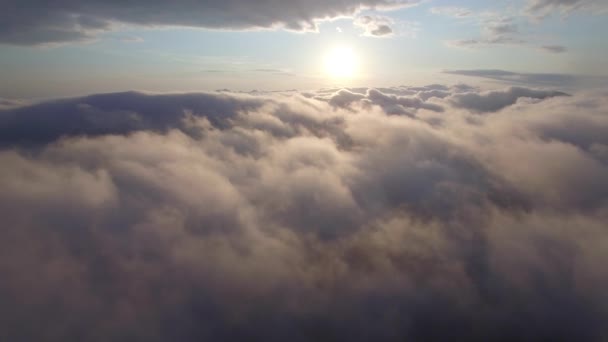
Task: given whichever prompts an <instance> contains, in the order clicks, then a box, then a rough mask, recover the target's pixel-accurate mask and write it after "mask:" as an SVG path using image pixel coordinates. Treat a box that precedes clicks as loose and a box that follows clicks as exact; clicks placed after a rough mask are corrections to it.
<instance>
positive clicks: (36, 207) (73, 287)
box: [0, 84, 608, 341]
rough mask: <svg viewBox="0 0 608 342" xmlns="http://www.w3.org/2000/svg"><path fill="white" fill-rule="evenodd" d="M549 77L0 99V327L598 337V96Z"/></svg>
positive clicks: (155, 337) (601, 128) (180, 335)
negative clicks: (559, 85) (558, 85)
mask: <svg viewBox="0 0 608 342" xmlns="http://www.w3.org/2000/svg"><path fill="white" fill-rule="evenodd" d="M424 94H426V95H424ZM559 95H563V94H562V93H560V92H557V91H549V90H537V89H530V88H523V87H520V88H507V89H499V90H494V91H490V92H484V91H480V90H476V89H475V88H473V87H469V86H465V85H458V86H444V85H438V84H435V85H429V86H425V87H407V86H403V87H394V88H375V89H372V88H362V89H356V88H353V89H342V90H340V89H326V90H320V91H316V92H312V93H309V94H306V96H303V95H301V94H298V93H290V94H281V93H277V94H263V95H258V96H252V95H243V94H232V93H221V94H220V93H196V94H142V93H135V92H128V93H114V94H102V95H93V96H88V97H81V98H72V99H62V100H55V101H47V102H43V103H37V104H26V105H21V106H19V107H17V108H14V107H11V108H4V109H0V139H1V141H0V146H1V148H0V163H1V164H2V165H3V167H2V168H0V215H1V216H2V218H3V224H2V226H1V228H0V255H1V256H2V258H0V279H2V281H1V282H0V302H2V303H3V305H2V306H1V307H0V320H1V321H2V322H3V327H4V328H3V329H2V331H1V332H0V336H1V337H2V339H6V340H10V341H21V340H36V341H44V340H81V341H99V340H146V341H167V340H179V341H200V340H224V341H242V340H252V341H268V340H296V341H325V340H354V341H369V340H385V341H403V340H414V341H418V340H425V341H426V340H448V339H456V340H467V341H474V340H479V341H488V340H586V341H600V340H602V339H603V338H604V337H605V334H606V330H605V327H606V324H607V322H608V315H607V314H606V312H608V302H607V301H606V300H605V288H606V286H608V272H606V270H605V267H604V265H603V260H606V258H607V257H608V248H606V245H607V244H608V234H607V233H606V229H605V222H606V221H607V220H608V158H606V157H607V156H608V154H607V153H606V151H608V138H607V137H608V115H607V114H608V112H607V110H608V101H607V99H608V97H607V96H606V93H605V92H597V93H577V94H574V95H573V96H559ZM396 106H399V107H401V110H403V111H407V112H408V114H409V115H391V114H395V113H394V108H395V107H396ZM439 108H441V110H439ZM498 109H500V111H498V112H495V111H496V110H498ZM481 111H484V112H494V113H493V114H492V115H479V113H480V112H481ZM530 322H534V324H531V323H530ZM522 327H524V328H522Z"/></svg>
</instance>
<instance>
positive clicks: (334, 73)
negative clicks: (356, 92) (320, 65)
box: [325, 46, 358, 78]
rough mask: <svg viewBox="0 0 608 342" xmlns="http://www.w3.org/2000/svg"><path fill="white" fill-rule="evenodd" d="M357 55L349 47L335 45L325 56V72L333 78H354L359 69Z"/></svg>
mask: <svg viewBox="0 0 608 342" xmlns="http://www.w3.org/2000/svg"><path fill="white" fill-rule="evenodd" d="M357 63H358V60H357V56H356V54H355V52H354V51H353V50H352V49H351V48H349V47H344V46H340V47H335V48H333V49H332V50H330V51H329V52H328V54H327V55H326V56H325V72H326V73H327V75H329V76H330V77H332V78H352V77H354V76H355V73H356V71H357Z"/></svg>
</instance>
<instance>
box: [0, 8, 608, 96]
mask: <svg viewBox="0 0 608 342" xmlns="http://www.w3.org/2000/svg"><path fill="white" fill-rule="evenodd" d="M531 2H534V1H523V0H522V1H493V2H488V1H460V2H458V3H457V4H455V2H453V1H440V0H429V1H423V2H421V3H419V4H417V5H416V6H412V7H406V8H400V9H396V10H381V11H380V10H369V9H363V10H361V11H359V12H358V13H355V14H351V15H349V16H345V17H341V18H334V19H331V20H319V21H318V32H307V33H302V32H293V31H289V30H285V29H282V28H274V29H255V28H247V29H239V30H227V29H220V30H218V29H213V28H212V29H208V28H204V27H197V28H192V27H180V26H177V25H154V27H150V25H145V26H143V25H134V24H132V23H120V22H119V23H113V26H112V27H111V28H110V29H105V30H102V31H101V32H97V33H95V35H94V36H92V37H90V39H87V40H85V41H65V42H60V43H59V44H58V43H54V42H51V43H45V42H44V41H43V42H41V43H37V44H12V43H5V44H2V45H0V51H1V53H0V68H1V69H2V70H3V74H4V80H5V81H4V82H2V84H1V85H0V95H1V96H3V97H52V96H67V95H75V94H83V93H91V92H99V91H116V90H126V89H139V90H150V91H192V90H214V89H222V88H229V89H232V90H243V91H247V90H252V89H265V90H280V89H291V88H298V89H309V88H318V87H324V86H332V85H348V86H355V85H359V84H366V85H378V86H380V85H396V84H419V83H429V82H431V83H432V80H433V79H432V78H433V77H445V76H442V75H439V76H433V75H436V74H437V73H440V72H441V71H442V70H446V69H501V70H510V71H517V72H529V73H567V74H582V75H606V74H607V71H606V70H608V68H607V66H608V65H607V64H608V63H607V62H606V61H605V60H606V58H605V56H608V43H606V40H605V37H603V35H602V34H600V33H601V32H608V21H607V20H606V16H605V15H602V14H597V13H598V11H595V13H593V12H592V11H591V10H586V9H585V8H582V9H562V8H559V7H555V8H554V9H553V12H550V13H549V14H548V15H547V16H545V17H543V18H538V17H535V16H534V15H533V14H530V13H527V12H526V8H527V7H526V6H529V3H531ZM536 2H539V0H536ZM540 2H542V0H541V1H540ZM545 2H547V1H545ZM548 2H549V3H550V2H551V1H548ZM558 2H559V1H558ZM580 2H583V3H584V2H585V1H580ZM588 2H589V3H590V4H592V5H593V4H594V2H593V1H588ZM595 6H601V4H600V5H597V4H596V5H595ZM550 9H551V8H550ZM593 9H595V7H594V8H593ZM454 13H460V16H457V14H454ZM367 15H369V16H372V17H374V18H375V20H376V19H379V20H381V21H382V20H384V21H387V23H388V24H389V25H390V27H391V30H392V33H391V34H390V35H386V36H370V35H368V36H366V35H364V33H365V28H363V27H360V26H357V25H356V24H355V22H356V20H357V19H356V18H360V17H363V16H367ZM497 26H501V27H502V28H501V27H499V28H498V29H492V27H497ZM492 30H495V31H497V30H500V32H499V33H497V32H494V31H492ZM505 37H506V39H505ZM493 40H495V41H493ZM335 46H347V47H350V48H351V49H352V50H353V51H354V54H355V55H356V57H357V62H358V67H357V73H356V75H354V76H353V77H351V78H349V79H333V78H331V77H327V75H326V74H325V73H324V70H323V59H324V58H325V56H326V55H327V53H328V51H331V49H332V48H333V47H335ZM543 46H544V47H551V49H552V51H548V50H546V49H543ZM7 80H10V82H7Z"/></svg>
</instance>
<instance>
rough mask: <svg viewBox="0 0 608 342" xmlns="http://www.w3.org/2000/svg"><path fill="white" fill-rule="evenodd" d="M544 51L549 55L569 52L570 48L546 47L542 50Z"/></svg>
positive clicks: (542, 47) (559, 46)
mask: <svg viewBox="0 0 608 342" xmlns="http://www.w3.org/2000/svg"><path fill="white" fill-rule="evenodd" d="M540 49H541V50H542V51H545V52H549V53H564V52H566V51H568V48H567V47H565V46H561V45H544V46H541V48H540Z"/></svg>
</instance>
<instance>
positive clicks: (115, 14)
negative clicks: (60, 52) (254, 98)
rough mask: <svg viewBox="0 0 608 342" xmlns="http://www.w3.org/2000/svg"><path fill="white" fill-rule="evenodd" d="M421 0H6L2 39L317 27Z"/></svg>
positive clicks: (57, 40)
mask: <svg viewBox="0 0 608 342" xmlns="http://www.w3.org/2000/svg"><path fill="white" fill-rule="evenodd" d="M418 2H420V1H419V0H330V1H326V0H324V1H318V0H317V1H310V0H289V1H264V0H221V1H218V0H212V1H187V0H179V1H169V2H167V1H161V0H156V1H144V0H136V1H128V2H123V1H102V0H86V1H71V0H60V1H53V2H48V1H43V0H28V1H26V2H23V1H17V0H5V1H3V2H2V7H3V11H2V12H1V13H0V43H8V44H18V45H32V44H43V43H62V42H71V41H82V40H89V39H92V38H93V37H95V35H96V34H97V33H99V32H103V31H107V30H110V29H111V28H112V26H116V25H119V24H134V25H143V26H153V27H154V26H156V27H158V26H188V27H202V28H211V29H255V28H272V27H284V28H287V29H290V30H296V31H308V30H316V21H317V20H323V19H331V18H336V17H339V16H344V15H352V14H355V13H357V12H358V11H359V10H361V9H364V8H372V9H387V8H398V7H405V6H411V5H415V4H417V3H418Z"/></svg>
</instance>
